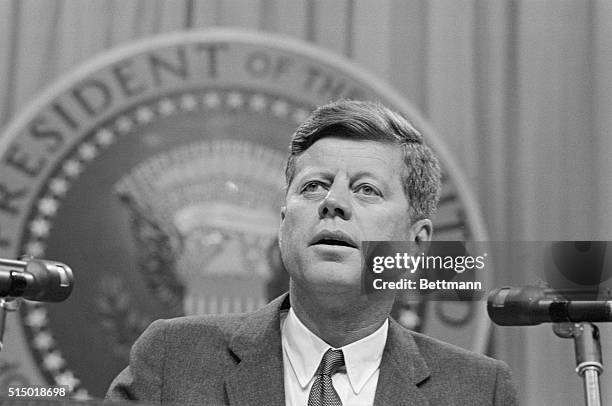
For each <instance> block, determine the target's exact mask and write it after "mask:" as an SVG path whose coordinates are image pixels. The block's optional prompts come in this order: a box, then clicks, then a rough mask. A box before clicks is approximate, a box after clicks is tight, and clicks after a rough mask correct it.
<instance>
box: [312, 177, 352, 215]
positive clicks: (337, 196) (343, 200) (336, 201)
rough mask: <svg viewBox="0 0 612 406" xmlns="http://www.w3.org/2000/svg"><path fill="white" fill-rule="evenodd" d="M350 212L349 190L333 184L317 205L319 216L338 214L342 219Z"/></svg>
mask: <svg viewBox="0 0 612 406" xmlns="http://www.w3.org/2000/svg"><path fill="white" fill-rule="evenodd" d="M352 214H353V209H352V207H351V192H350V190H348V188H346V187H342V186H341V185H337V184H333V185H332V186H331V188H330V189H329V191H328V192H327V195H326V196H325V199H323V201H322V202H321V204H320V205H319V216H320V217H321V218H325V217H336V216H338V217H340V218H341V219H343V220H348V219H350V218H351V215H352Z"/></svg>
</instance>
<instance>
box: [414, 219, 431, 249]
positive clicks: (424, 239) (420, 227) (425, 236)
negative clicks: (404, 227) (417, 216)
mask: <svg viewBox="0 0 612 406" xmlns="http://www.w3.org/2000/svg"><path fill="white" fill-rule="evenodd" d="M432 236H433V225H432V224H431V220H430V219H422V220H417V221H415V222H414V223H412V225H411V226H410V241H414V242H416V243H417V244H426V243H428V242H429V241H431V238H432Z"/></svg>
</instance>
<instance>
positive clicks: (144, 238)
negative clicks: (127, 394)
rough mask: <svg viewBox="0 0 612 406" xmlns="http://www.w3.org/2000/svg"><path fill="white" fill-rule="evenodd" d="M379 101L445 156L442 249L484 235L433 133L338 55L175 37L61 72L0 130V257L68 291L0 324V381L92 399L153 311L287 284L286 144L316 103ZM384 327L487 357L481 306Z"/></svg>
mask: <svg viewBox="0 0 612 406" xmlns="http://www.w3.org/2000/svg"><path fill="white" fill-rule="evenodd" d="M342 97H345V98H352V99H361V100H366V99H368V100H380V101H382V102H383V103H385V104H386V105H388V106H390V107H392V108H394V109H395V110H398V111H400V112H402V113H403V114H404V115H406V117H407V118H409V119H410V120H411V121H412V122H413V123H414V124H415V126H416V127H417V128H418V129H419V130H420V131H421V132H422V133H423V134H424V136H425V138H426V139H427V141H428V143H429V144H430V145H431V146H432V148H433V149H434V150H435V151H436V153H437V154H438V156H440V158H441V162H442V164H443V167H444V171H445V177H444V189H443V197H442V201H441V208H440V212H439V215H438V217H437V218H436V222H435V228H436V231H437V234H436V235H437V237H438V238H441V239H478V240H486V233H485V229H484V227H483V225H482V221H481V217H480V215H479V213H478V211H477V209H476V205H475V204H474V200H473V197H472V195H471V194H470V193H469V188H468V186H467V184H466V182H465V181H464V179H463V177H462V175H461V173H460V171H459V170H458V168H457V166H456V165H455V164H454V162H453V159H452V157H451V156H450V154H449V153H448V151H447V150H446V149H445V148H444V146H443V145H442V144H441V143H440V141H439V139H438V138H437V137H436V135H435V132H434V131H433V130H432V129H431V127H430V126H429V125H428V124H427V123H426V122H425V121H424V120H423V119H422V118H421V117H420V115H419V114H418V113H417V112H416V111H415V110H414V109H413V108H412V107H411V105H410V104H409V103H408V102H407V101H406V100H404V99H403V98H401V97H400V96H399V95H397V94H396V93H395V92H394V91H393V90H392V89H390V88H389V87H388V86H387V85H385V84H384V83H382V82H381V81H379V80H378V79H376V78H375V77H373V76H372V75H371V74H368V73H366V72H364V71H362V70H361V69H359V68H358V67H356V66H354V65H353V64H352V63H350V62H349V61H347V60H345V59H343V58H341V57H339V56H337V55H333V54H331V53H328V52H326V51H323V50H321V49H317V48H314V47H312V46H310V45H307V44H305V43H302V42H298V41H295V40H290V39H287V38H284V37H277V36H272V35H264V34H261V33H253V32H244V31H226V30H213V31H206V32H189V33H173V34H168V35H163V36H159V37H153V38H149V39H146V40H143V41H138V42H135V43H132V44H129V45H127V46H124V47H121V48H118V49H114V50H111V51H109V52H107V53H105V54H104V55H101V56H99V57H97V58H95V59H93V60H91V61H89V62H87V63H86V64H84V65H83V66H82V67H80V68H79V69H77V70H75V71H73V72H71V73H69V74H68V75H67V76H65V77H64V78H62V79H60V80H59V81H58V82H57V83H56V84H55V85H54V86H52V87H51V88H49V89H48V90H47V91H46V92H44V93H43V94H41V95H40V96H39V97H38V98H36V100H35V101H34V102H33V103H32V104H31V105H30V106H28V108H26V109H25V110H24V111H22V112H21V113H20V114H19V115H18V116H17V117H15V119H14V120H13V121H12V122H11V124H10V125H9V126H8V127H7V128H6V129H5V130H4V132H3V133H2V136H1V137H0V156H1V161H0V173H1V174H2V175H1V176H0V256H1V257H5V258H16V257H18V256H19V255H21V254H29V255H33V256H35V257H44V258H50V259H55V260H58V261H62V262H65V263H66V264H69V266H70V267H71V268H72V269H73V271H74V277H75V287H74V290H73V293H72V295H71V297H70V298H69V299H68V300H67V301H65V302H63V303H58V304H44V303H37V302H25V303H24V304H23V305H22V307H21V311H20V314H19V317H11V316H9V327H8V331H7V334H6V336H5V350H4V351H3V352H2V353H1V354H0V386H1V390H3V391H5V390H6V387H7V386H8V385H11V384H14V383H15V382H20V383H22V384H32V385H34V384H38V385H66V386H67V387H68V388H69V390H70V391H71V392H72V394H73V396H75V397H77V398H88V397H101V396H103V395H104V393H105V391H106V388H107V387H108V385H109V383H110V381H111V379H112V378H113V377H114V376H116V374H117V373H118V372H119V371H120V370H121V369H122V368H123V367H124V366H125V365H126V364H127V361H128V360H127V357H128V352H129V349H130V347H131V345H132V344H133V342H134V340H135V339H136V337H138V335H139V334H140V333H141V332H142V331H143V329H144V328H145V327H146V326H147V325H148V324H149V323H150V322H151V321H153V320H155V319H157V318H166V317H174V316H180V315H190V314H201V313H225V312H242V311H249V310H253V309H256V308H258V307H260V306H262V305H263V304H264V303H266V302H267V301H268V300H269V299H271V298H272V297H273V296H274V295H276V294H278V293H280V292H281V291H282V290H283V289H285V287H286V274H284V270H283V269H282V262H281V261H280V259H279V255H278V248H277V241H276V234H277V229H278V222H279V214H278V213H279V208H280V203H281V201H282V197H283V187H284V177H283V176H284V173H283V170H284V162H285V159H286V154H287V146H288V144H289V139H290V135H291V134H292V132H293V130H294V129H295V127H296V126H297V125H298V124H299V123H301V122H302V121H303V120H304V119H305V118H306V117H307V115H308V114H309V112H310V111H311V110H312V109H314V108H315V107H316V106H317V105H320V104H325V103H327V102H329V101H330V100H334V99H338V98H342ZM395 316H396V317H397V318H398V320H399V321H400V322H402V323H403V324H405V325H406V326H408V327H410V328H414V329H417V330H423V331H425V332H426V333H428V334H431V335H434V336H437V337H439V338H441V339H444V340H446V341H450V342H454V343H456V344H458V345H462V346H464V347H466V348H470V349H473V350H476V351H483V350H484V347H485V345H486V337H487V326H488V318H487V316H486V311H485V309H484V307H482V303H475V302H465V303H452V304H447V303H445V302H435V303H434V302H432V303H422V302H414V301H405V300H404V301H403V300H402V299H401V298H400V300H399V301H398V304H397V306H396V309H395Z"/></svg>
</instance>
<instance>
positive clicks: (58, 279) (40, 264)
mask: <svg viewBox="0 0 612 406" xmlns="http://www.w3.org/2000/svg"><path fill="white" fill-rule="evenodd" d="M26 271H27V272H29V273H30V274H32V276H33V277H34V283H28V286H27V287H26V289H25V291H24V293H23V296H22V297H23V298H25V299H28V300H34V301H39V302H61V301H64V300H66V299H67V298H68V296H70V294H71V293H72V287H73V286H74V277H73V274H72V269H70V267H69V266H68V265H66V264H62V263H61V262H55V261H47V260H42V259H32V260H29V261H28V262H27V266H26Z"/></svg>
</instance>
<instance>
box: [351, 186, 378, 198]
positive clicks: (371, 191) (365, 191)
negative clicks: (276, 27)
mask: <svg viewBox="0 0 612 406" xmlns="http://www.w3.org/2000/svg"><path fill="white" fill-rule="evenodd" d="M356 192H358V193H360V194H362V195H366V196H381V193H380V192H379V191H378V189H376V188H375V187H374V186H372V185H361V186H359V187H357V189H356Z"/></svg>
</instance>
